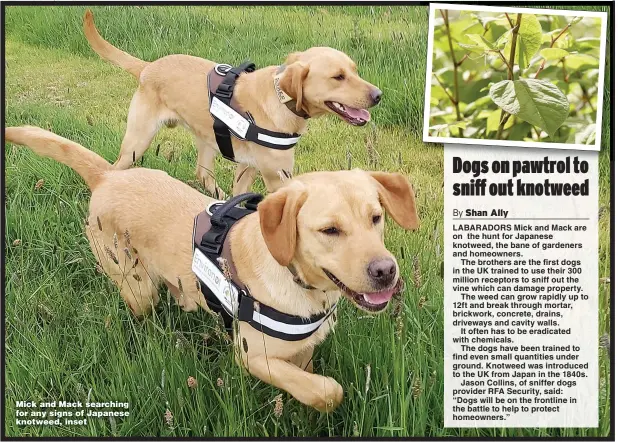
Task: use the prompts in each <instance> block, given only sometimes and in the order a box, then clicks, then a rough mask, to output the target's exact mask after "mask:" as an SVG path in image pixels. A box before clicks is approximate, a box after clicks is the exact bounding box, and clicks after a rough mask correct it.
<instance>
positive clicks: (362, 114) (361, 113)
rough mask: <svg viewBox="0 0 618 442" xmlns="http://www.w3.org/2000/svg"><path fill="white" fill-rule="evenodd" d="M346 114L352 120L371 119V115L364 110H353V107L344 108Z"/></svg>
mask: <svg viewBox="0 0 618 442" xmlns="http://www.w3.org/2000/svg"><path fill="white" fill-rule="evenodd" d="M344 108H345V111H346V112H347V114H348V115H349V116H351V117H353V118H357V119H359V120H363V121H369V120H370V119H371V115H370V114H369V112H368V111H367V110H365V109H355V108H353V107H348V106H344Z"/></svg>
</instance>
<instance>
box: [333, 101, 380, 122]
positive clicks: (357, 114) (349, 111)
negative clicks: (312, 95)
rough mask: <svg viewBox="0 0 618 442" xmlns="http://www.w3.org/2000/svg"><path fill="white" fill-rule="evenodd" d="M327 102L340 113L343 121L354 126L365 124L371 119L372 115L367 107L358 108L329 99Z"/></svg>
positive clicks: (334, 110)
mask: <svg viewBox="0 0 618 442" xmlns="http://www.w3.org/2000/svg"><path fill="white" fill-rule="evenodd" d="M325 104H326V106H328V107H329V109H331V110H332V111H333V112H335V113H336V114H337V115H339V116H340V117H341V118H342V119H343V121H346V122H348V123H350V124H351V125H352V126H364V125H365V124H367V122H368V121H369V120H371V115H370V114H369V111H368V110H367V109H356V108H353V107H350V106H346V105H345V104H341V103H337V102H336V101H327V102H325Z"/></svg>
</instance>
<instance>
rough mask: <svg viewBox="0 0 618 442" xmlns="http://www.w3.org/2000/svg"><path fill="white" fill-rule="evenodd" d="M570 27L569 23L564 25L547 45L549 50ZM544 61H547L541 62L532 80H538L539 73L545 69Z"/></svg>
mask: <svg viewBox="0 0 618 442" xmlns="http://www.w3.org/2000/svg"><path fill="white" fill-rule="evenodd" d="M570 27H571V23H569V24H568V25H566V26H565V27H564V28H563V29H562V31H560V34H558V36H557V37H552V39H551V43H550V44H549V47H550V48H553V47H554V44H555V43H556V42H557V41H558V39H559V38H560V37H562V35H564V33H565V32H566V31H567V29H569V28H570ZM546 61H547V60H543V63H541V66H539V70H538V71H536V74H535V75H534V78H539V74H540V73H541V71H542V70H543V69H545V62H546Z"/></svg>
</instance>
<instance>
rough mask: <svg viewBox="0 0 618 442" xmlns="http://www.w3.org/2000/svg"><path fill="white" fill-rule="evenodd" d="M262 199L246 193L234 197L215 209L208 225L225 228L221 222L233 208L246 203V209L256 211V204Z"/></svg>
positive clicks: (224, 224) (257, 194) (254, 194)
mask: <svg viewBox="0 0 618 442" xmlns="http://www.w3.org/2000/svg"><path fill="white" fill-rule="evenodd" d="M263 199H264V197H263V196H262V195H260V194H259V193H251V192H248V193H242V194H240V195H236V196H235V197H233V198H231V199H230V200H228V201H226V202H225V203H224V204H222V205H221V206H219V208H217V210H216V211H215V212H214V213H213V214H212V217H211V218H210V224H211V225H213V226H218V227H225V226H226V223H225V222H224V221H223V218H224V217H225V215H226V214H227V213H228V212H229V211H230V210H232V209H233V208H234V207H235V206H237V205H238V204H240V203H242V202H244V201H246V203H245V207H246V208H247V209H249V210H256V209H257V205H258V203H259V202H260V201H262V200H263Z"/></svg>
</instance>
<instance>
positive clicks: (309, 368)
mask: <svg viewBox="0 0 618 442" xmlns="http://www.w3.org/2000/svg"><path fill="white" fill-rule="evenodd" d="M292 363H293V364H294V365H298V366H299V367H300V368H302V369H303V370H305V371H306V372H307V373H313V347H309V348H307V349H305V350H303V351H302V352H300V353H298V354H297V355H296V356H295V357H294V358H293V359H292Z"/></svg>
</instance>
